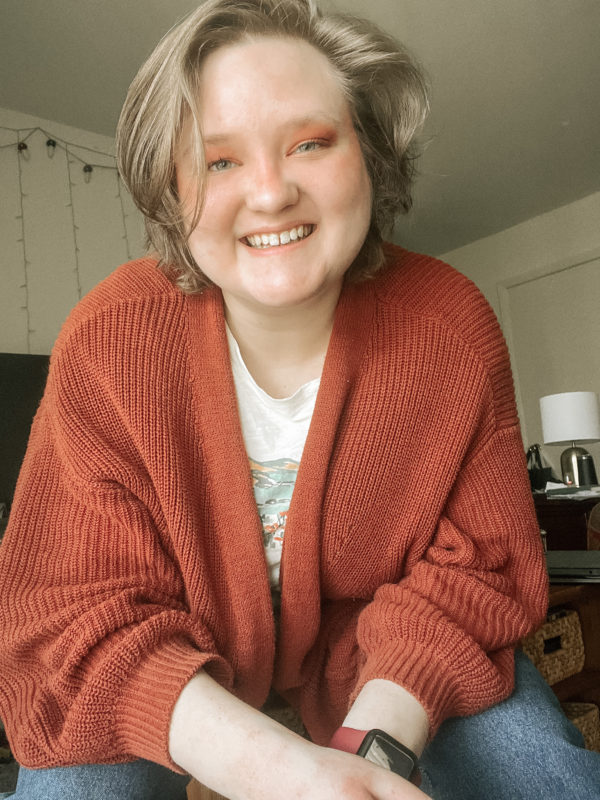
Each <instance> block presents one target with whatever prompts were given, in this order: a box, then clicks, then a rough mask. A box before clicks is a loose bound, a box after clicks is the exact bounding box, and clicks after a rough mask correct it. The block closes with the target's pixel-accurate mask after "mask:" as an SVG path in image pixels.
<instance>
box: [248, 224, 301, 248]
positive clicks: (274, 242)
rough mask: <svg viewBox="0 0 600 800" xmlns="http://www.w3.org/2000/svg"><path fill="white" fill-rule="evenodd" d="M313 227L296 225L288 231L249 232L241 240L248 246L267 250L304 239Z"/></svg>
mask: <svg viewBox="0 0 600 800" xmlns="http://www.w3.org/2000/svg"><path fill="white" fill-rule="evenodd" d="M314 229H315V226H314V225H298V226H297V227H296V228H290V229H289V231H280V232H279V233H251V234H250V235H249V236H244V238H243V239H242V241H243V242H244V244H247V245H248V247H255V248H257V249H258V250H267V249H268V248H269V247H282V246H284V245H286V244H293V243H294V242H297V241H299V240H300V239H306V238H307V236H310V235H311V233H312V232H313V231H314Z"/></svg>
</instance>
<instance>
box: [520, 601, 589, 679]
mask: <svg viewBox="0 0 600 800" xmlns="http://www.w3.org/2000/svg"><path fill="white" fill-rule="evenodd" d="M521 647H522V648H523V652H524V653H525V654H526V655H527V656H529V658H530V659H531V660H532V661H533V663H534V664H535V666H536V667H537V668H538V669H539V671H540V672H541V673H542V675H543V677H544V679H545V680H546V681H547V682H548V683H549V684H550V685H552V684H553V683H558V681H562V680H563V679H564V678H568V677H569V675H575V674H576V673H577V672H581V670H582V669H583V662H584V660H585V652H584V649H583V637H582V635H581V624H580V622H579V615H578V614H577V612H576V611H570V610H568V609H558V610H555V611H553V612H551V613H550V614H548V618H547V621H546V622H545V623H544V624H543V625H542V627H541V628H540V629H539V630H538V631H536V632H535V633H532V634H530V635H529V636H527V637H526V638H525V639H523V640H522V641H521Z"/></svg>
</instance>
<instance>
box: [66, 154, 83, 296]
mask: <svg viewBox="0 0 600 800" xmlns="http://www.w3.org/2000/svg"><path fill="white" fill-rule="evenodd" d="M65 152H66V159H65V160H66V162H67V179H68V183H69V208H70V209H71V223H72V225H73V248H74V250H75V281H76V283H77V296H78V297H79V299H80V300H81V272H80V270H79V241H78V238H77V231H78V230H79V228H78V227H77V224H76V222H75V207H74V205H73V178H72V176H71V158H70V155H71V154H70V152H69V148H68V147H67V148H65Z"/></svg>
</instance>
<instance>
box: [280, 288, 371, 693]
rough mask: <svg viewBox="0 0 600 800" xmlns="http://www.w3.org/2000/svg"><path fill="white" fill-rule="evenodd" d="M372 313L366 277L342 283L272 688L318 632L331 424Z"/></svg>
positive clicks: (290, 529) (291, 528) (288, 542)
mask: <svg viewBox="0 0 600 800" xmlns="http://www.w3.org/2000/svg"><path fill="white" fill-rule="evenodd" d="M374 314H375V291H374V286H373V284H372V283H362V284H359V285H356V284H350V285H346V286H345V287H344V289H343V291H342V294H341V295H340V299H339V302H338V305H337V308H336V313H335V319H334V326H333V331H332V334H331V339H330V342H329V347H328V350H327V355H326V358H325V364H324V367H323V374H322V376H321V383H320V387H319V392H318V394H317V400H316V403H315V410H314V413H313V417H312V420H311V424H310V428H309V431H308V436H307V439H306V443H305V446H304V451H303V454H302V459H301V463H300V467H299V469H298V475H297V478H296V485H295V487H294V493H293V496H292V502H291V505H290V511H289V514H288V518H287V522H286V531H285V537H284V545H283V554H282V563H281V585H282V597H281V630H280V637H279V642H278V652H277V666H276V674H277V676H278V678H277V687H278V688H279V689H280V690H281V691H284V690H286V689H289V688H292V687H294V686H298V685H300V684H301V683H302V678H301V674H300V668H301V665H302V661H303V659H304V657H305V655H306V654H307V653H308V651H309V650H310V648H311V647H312V645H313V643H314V641H315V639H316V636H317V634H318V631H319V625H320V619H321V595H320V550H321V547H320V545H321V537H320V531H321V517H322V507H323V500H324V496H325V490H326V486H327V473H328V468H329V462H330V460H331V457H332V455H333V451H334V448H335V440H336V431H337V428H338V425H339V422H340V418H341V415H342V412H343V409H344V405H345V401H346V398H347V397H348V394H349V392H350V390H351V388H352V386H353V383H354V380H355V377H356V374H357V372H358V370H359V368H360V364H361V362H362V360H363V358H364V353H365V349H366V346H367V344H368V341H369V339H370V335H371V331H372V326H373V319H374Z"/></svg>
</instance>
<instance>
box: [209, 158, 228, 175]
mask: <svg viewBox="0 0 600 800" xmlns="http://www.w3.org/2000/svg"><path fill="white" fill-rule="evenodd" d="M231 166H233V162H232V161H229V160H228V159H226V158H219V159H217V161H211V162H210V164H209V165H208V169H209V170H211V172H224V171H225V170H227V169H229V168H230V167H231Z"/></svg>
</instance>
